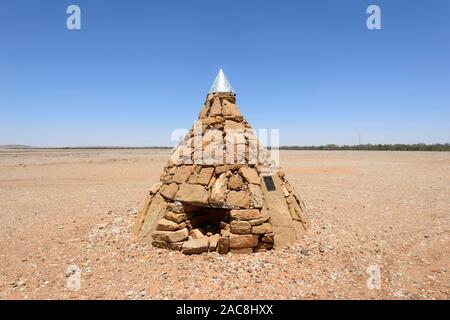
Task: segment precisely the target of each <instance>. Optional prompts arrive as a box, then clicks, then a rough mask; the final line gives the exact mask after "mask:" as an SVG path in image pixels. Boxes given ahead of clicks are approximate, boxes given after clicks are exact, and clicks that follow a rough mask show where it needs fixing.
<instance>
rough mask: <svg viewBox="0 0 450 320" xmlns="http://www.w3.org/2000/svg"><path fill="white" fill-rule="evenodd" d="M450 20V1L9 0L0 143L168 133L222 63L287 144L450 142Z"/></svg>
mask: <svg viewBox="0 0 450 320" xmlns="http://www.w3.org/2000/svg"><path fill="white" fill-rule="evenodd" d="M70 4H76V5H79V6H80V7H81V23H82V29H81V30H72V31H71V30H68V29H67V28H66V18H67V17H68V15H67V14H66V8H67V6H68V5H70ZM370 4H377V5H379V6H380V7H381V13H382V16H381V19H382V30H368V29H367V27H366V19H367V17H368V14H366V8H367V7H368V5H370ZM449 21H450V1H448V0H432V1H405V0H402V1H401V0H397V1H364V0H350V1H331V0H329V1H317V0H316V1H312V0H311V1H274V0H272V1H265V0H257V1H256V0H246V1H235V0H227V1H205V0H196V1H162V0H161V1H137V0H129V1H122V0H117V1H104V0H95V1H92V0H91V1H76V0H71V1H65V0H54V1H50V0H42V1H24V0H14V1H12V0H6V1H5V0H0V41H1V42H0V43H1V47H0V144H27V145H34V146H87V145H91V146H92V145H123V146H154V145H171V141H170V134H171V132H172V131H173V130H174V129H176V128H190V126H191V125H192V122H193V121H194V120H195V119H196V116H197V115H198V112H199V110H200V107H201V105H202V103H203V101H204V98H205V95H206V93H207V91H208V89H209V87H210V85H211V82H212V81H213V79H214V77H215V75H216V73H217V71H218V69H219V68H223V69H224V71H225V73H226V75H227V76H228V78H229V79H230V82H231V83H232V85H233V87H234V89H235V90H236V91H237V99H238V105H239V107H240V109H241V111H242V112H243V113H244V115H245V116H246V118H247V120H248V121H249V122H250V124H251V125H253V127H254V128H255V129H261V128H267V129H271V128H278V129H280V140H281V144H282V145H311V144H316V145H318V144H327V143H336V144H356V143H357V142H358V134H361V137H362V142H363V143H417V142H426V143H434V142H449V141H450V26H449Z"/></svg>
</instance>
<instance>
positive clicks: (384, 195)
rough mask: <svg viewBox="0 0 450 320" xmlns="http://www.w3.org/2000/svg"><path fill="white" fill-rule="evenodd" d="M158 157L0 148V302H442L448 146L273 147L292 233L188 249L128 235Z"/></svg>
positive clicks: (159, 153)
mask: <svg viewBox="0 0 450 320" xmlns="http://www.w3.org/2000/svg"><path fill="white" fill-rule="evenodd" d="M168 156H169V151H168V150H65V151H58V150H56V151H55V150H23V151H21V150H2V151H0V298H2V299H56V298H59V299H197V298H198V299H211V298H219V299H221V298H223V299H238V298H244V299H323V298H330V299H345V298H350V299H365V298H368V299H449V297H450V294H449V293H450V277H449V270H448V266H449V265H450V250H449V248H450V243H449V229H450V197H449V194H450V184H449V181H450V170H449V169H450V154H449V153H415V152H344V151H341V152H311V151H304V152H303V151H302V152H299V151H289V152H287V151H286V152H285V151H283V152H281V161H282V162H281V165H282V166H283V169H284V171H285V172H286V175H287V176H288V177H289V179H290V181H291V183H292V184H293V186H294V187H295V188H296V190H297V192H298V193H299V195H300V196H301V197H302V198H303V200H304V201H305V203H306V206H307V210H308V215H309V217H310V222H311V230H310V231H309V233H308V234H307V235H306V236H305V237H304V239H302V240H301V241H298V242H297V243H295V244H294V245H293V246H291V247H290V248H288V249H286V250H281V251H270V252H258V253H255V254H252V255H246V254H228V255H219V254H217V253H203V254H201V255H190V256H187V255H183V254H182V253H180V252H171V251H167V250H164V249H158V248H153V247H151V246H148V245H144V244H141V243H138V242H136V241H135V239H133V238H132V237H131V232H130V231H131V227H132V223H133V219H134V217H135V216H136V214H137V211H138V209H139V207H140V205H141V203H142V200H143V199H144V196H145V193H146V192H147V191H148V190H149V189H150V187H151V186H152V185H153V184H154V183H156V182H157V181H159V175H160V172H161V170H162V168H163V166H164V164H165V163H166V160H167V158H168ZM377 270H380V274H379V280H380V281H379V282H378V281H376V280H377V279H376V280H375V281H374V280H373V279H374V278H377V272H376V271H377ZM78 273H79V274H80V278H79V279H80V282H79V284H80V285H79V287H78V286H76V285H75V286H74V285H73V282H74V281H75V282H76V279H77V275H78ZM371 279H372V281H371ZM378 285H379V286H378Z"/></svg>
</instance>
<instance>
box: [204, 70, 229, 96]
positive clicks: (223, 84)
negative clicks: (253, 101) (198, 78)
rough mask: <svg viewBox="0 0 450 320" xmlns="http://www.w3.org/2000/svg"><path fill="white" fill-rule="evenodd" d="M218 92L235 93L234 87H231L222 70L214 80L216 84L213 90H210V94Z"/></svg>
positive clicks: (212, 87)
mask: <svg viewBox="0 0 450 320" xmlns="http://www.w3.org/2000/svg"><path fill="white" fill-rule="evenodd" d="M216 92H231V93H235V92H234V90H233V87H232V86H231V84H230V82H229V81H228V79H227V77H226V76H225V73H223V70H222V69H220V70H219V73H218V74H217V76H216V79H214V82H213V84H212V86H211V89H209V92H208V93H216Z"/></svg>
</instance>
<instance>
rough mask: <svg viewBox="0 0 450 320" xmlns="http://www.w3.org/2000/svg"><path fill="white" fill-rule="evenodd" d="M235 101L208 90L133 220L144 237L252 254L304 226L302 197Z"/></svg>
mask: <svg viewBox="0 0 450 320" xmlns="http://www.w3.org/2000/svg"><path fill="white" fill-rule="evenodd" d="M235 103H236V102H235V95H234V93H232V92H211V93H209V94H208V96H207V98H206V101H205V104H204V106H203V108H202V110H201V112H200V114H199V117H198V121H197V122H196V123H195V124H194V126H193V128H192V129H191V130H190V131H189V133H188V134H187V135H186V137H185V138H184V139H183V140H182V141H181V142H180V144H179V145H178V146H177V147H176V148H175V149H174V152H173V154H172V156H171V159H170V160H169V161H168V162H167V164H166V166H165V168H164V170H163V173H162V175H161V178H160V182H159V183H157V184H156V185H154V186H153V187H152V188H151V190H150V192H149V194H148V196H147V199H146V200H145V203H144V206H143V207H142V209H141V210H140V212H139V214H138V216H137V218H136V221H135V224H134V227H133V232H134V233H135V234H136V235H137V236H138V237H139V238H140V239H141V240H143V241H146V242H150V243H151V244H152V245H153V246H155V247H159V248H166V249H171V250H177V251H182V252H183V253H185V254H196V253H203V252H208V251H217V252H218V253H220V254H227V253H228V252H231V253H251V252H256V251H261V250H270V249H272V248H274V247H277V246H278V247H280V246H284V245H287V244H289V243H291V242H292V241H295V240H296V239H298V238H299V236H300V235H301V234H302V233H303V232H304V231H305V230H306V228H307V220H306V216H305V214H304V212H305V208H304V204H303V202H302V201H301V199H300V198H299V197H298V196H297V195H296V193H295V192H294V189H293V187H292V186H291V185H290V184H289V182H288V181H287V179H286V177H285V175H284V173H283V172H282V171H281V170H279V169H278V168H276V166H275V165H274V162H273V161H272V160H271V158H270V156H269V154H268V152H267V150H266V149H264V148H263V147H262V146H261V145H260V144H259V143H258V140H257V139H256V136H255V134H254V132H253V129H252V128H251V127H250V125H249V124H248V123H247V121H246V120H245V119H244V117H243V116H242V114H241V112H240V111H239V109H238V107H237V106H236V104H235ZM264 177H271V181H272V183H273V187H274V188H272V189H275V191H274V190H269V189H270V188H269V186H268V185H267V184H266V183H265V178H264ZM280 199H282V200H280ZM284 207H285V208H286V209H285V210H284V211H283V208H284Z"/></svg>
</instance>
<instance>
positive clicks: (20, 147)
mask: <svg viewBox="0 0 450 320" xmlns="http://www.w3.org/2000/svg"><path fill="white" fill-rule="evenodd" d="M32 148H33V147H32V146H26V145H22V144H5V145H0V149H32Z"/></svg>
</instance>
